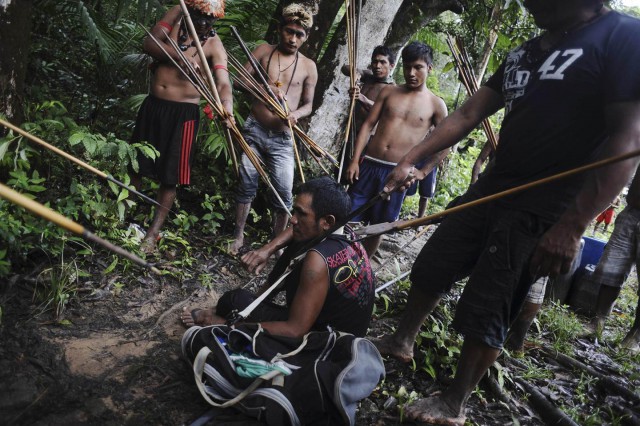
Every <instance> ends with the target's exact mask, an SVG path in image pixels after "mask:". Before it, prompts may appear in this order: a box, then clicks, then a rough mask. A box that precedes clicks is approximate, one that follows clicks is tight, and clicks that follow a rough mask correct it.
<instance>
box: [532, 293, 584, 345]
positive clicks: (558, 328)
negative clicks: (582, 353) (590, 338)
mask: <svg viewBox="0 0 640 426" xmlns="http://www.w3.org/2000/svg"><path fill="white" fill-rule="evenodd" d="M538 320H539V321H540V326H541V328H542V329H543V330H544V331H545V332H546V333H549V334H550V335H551V339H550V340H551V342H552V345H553V348H554V349H555V350H557V351H558V352H561V353H564V354H567V355H571V354H572V353H573V346H572V344H571V343H572V341H573V339H575V337H576V336H577V335H578V334H579V333H581V332H583V331H584V328H583V326H582V324H581V323H580V320H579V319H578V318H577V317H576V315H575V314H574V313H573V312H571V311H569V310H568V309H567V307H566V306H561V305H558V304H557V303H550V304H548V305H545V307H544V309H542V310H541V311H540V314H539V315H538Z"/></svg>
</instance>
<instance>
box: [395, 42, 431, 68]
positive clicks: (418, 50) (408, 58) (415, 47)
mask: <svg viewBox="0 0 640 426" xmlns="http://www.w3.org/2000/svg"><path fill="white" fill-rule="evenodd" d="M420 59H422V60H423V61H425V62H426V64H427V65H433V49H432V48H431V46H429V45H427V44H424V43H421V42H419V41H412V42H411V43H409V44H407V45H406V46H405V48H404V49H402V62H404V63H407V62H413V61H417V60H420Z"/></svg>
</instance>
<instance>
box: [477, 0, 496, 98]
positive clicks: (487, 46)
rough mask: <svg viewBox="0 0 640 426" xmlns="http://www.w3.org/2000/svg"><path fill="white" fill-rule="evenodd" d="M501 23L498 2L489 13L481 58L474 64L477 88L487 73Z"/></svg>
mask: <svg viewBox="0 0 640 426" xmlns="http://www.w3.org/2000/svg"><path fill="white" fill-rule="evenodd" d="M501 21H502V9H501V5H500V2H497V3H496V4H495V6H494V7H493V10H492V11H491V18H490V27H489V35H488V36H487V39H486V41H485V43H484V47H483V48H482V57H481V58H480V60H479V61H478V62H477V64H476V69H475V74H476V81H477V82H478V86H480V85H481V84H482V79H483V78H484V73H485V72H486V71H487V65H489V59H490V58H491V54H492V53H493V48H494V47H495V45H496V42H497V41H498V29H499V28H500V22H501Z"/></svg>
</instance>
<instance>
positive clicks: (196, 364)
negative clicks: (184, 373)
mask: <svg viewBox="0 0 640 426" xmlns="http://www.w3.org/2000/svg"><path fill="white" fill-rule="evenodd" d="M210 353H211V349H209V348H208V347H206V346H204V347H203V348H202V349H200V351H199V352H198V355H196V358H195V359H194V361H193V374H194V376H195V379H196V386H198V390H199V391H200V394H201V395H202V397H203V398H204V399H205V400H206V401H207V402H208V403H209V404H211V405H213V406H214V407H220V408H226V407H231V406H233V405H235V404H237V403H238V402H240V401H242V400H243V399H244V398H245V397H247V395H249V394H251V392H253V391H254V390H256V389H257V388H258V387H259V386H260V385H261V384H262V383H264V382H266V381H269V380H272V379H274V378H275V377H277V376H279V375H282V374H283V373H282V372H281V371H278V370H272V371H270V372H268V373H266V374H263V375H262V376H260V377H258V378H257V379H255V380H254V381H253V382H252V383H251V384H250V385H249V386H248V387H247V388H246V389H244V390H243V391H242V392H240V393H239V394H238V395H236V396H235V397H234V398H232V399H229V400H227V401H225V402H224V403H222V404H220V403H217V402H215V401H214V400H213V399H211V398H210V397H209V395H208V393H207V390H206V388H205V385H204V380H203V377H202V376H203V375H204V366H205V365H206V363H207V357H208V356H209V354H210Z"/></svg>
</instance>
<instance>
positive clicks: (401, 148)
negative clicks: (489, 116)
mask: <svg viewBox="0 0 640 426" xmlns="http://www.w3.org/2000/svg"><path fill="white" fill-rule="evenodd" d="M402 62H403V65H402V66H403V71H404V78H405V81H406V83H405V84H403V85H401V86H392V87H385V88H383V89H382V91H381V92H380V95H378V98H377V99H376V102H375V103H374V105H373V108H372V109H371V112H370V113H369V116H368V117H367V119H366V120H365V122H364V123H363V125H362V127H361V129H360V131H359V132H358V138H357V140H356V147H355V150H354V156H353V159H352V160H351V164H350V165H349V168H348V169H347V179H348V181H349V182H351V183H352V184H353V186H352V187H351V189H350V190H349V195H350V196H351V200H352V203H353V204H352V209H353V210H355V209H357V208H358V207H360V206H362V205H363V204H364V203H366V202H367V201H368V200H370V199H371V198H372V197H373V196H374V195H376V194H378V193H379V192H380V191H382V189H383V188H384V183H385V180H386V177H387V174H388V173H389V172H390V171H391V170H392V169H393V167H394V166H395V165H396V164H397V163H398V161H400V159H401V158H402V157H403V156H404V155H405V154H406V153H407V152H409V151H410V150H411V148H413V147H414V146H416V145H417V144H418V143H420V142H421V141H422V140H423V139H424V138H425V136H426V135H427V133H428V132H429V130H430V129H431V128H432V127H433V126H436V125H437V124H438V123H439V122H440V121H442V120H443V119H444V118H445V117H446V116H447V107H446V105H445V103H444V101H443V100H442V99H440V98H439V97H437V96H436V95H434V94H433V93H431V91H430V90H429V89H427V87H426V86H425V81H426V79H427V76H428V74H429V72H430V71H431V69H432V68H433V50H432V49H431V48H430V47H429V46H427V45H426V44H423V43H419V42H412V43H410V44H409V45H407V46H406V47H405V48H404V49H403V50H402ZM376 124H377V125H378V128H377V130H376V133H375V135H374V136H373V137H372V138H371V141H370V142H369V144H368V145H367V141H368V140H369V134H370V133H371V130H372V129H373V127H374V126H375V125H376ZM365 146H366V148H367V151H366V155H365V156H364V158H363V159H362V161H360V156H361V155H362V153H363V151H364V149H365ZM446 152H448V151H444V152H442V153H440V155H437V156H434V157H433V159H432V160H430V162H429V164H430V165H431V168H433V166H435V165H436V164H438V161H439V160H440V159H441V158H442V157H443V156H444V155H446ZM425 168H426V166H425ZM429 169H430V168H429ZM404 195H405V194H404V192H403V193H394V194H392V195H391V197H390V198H389V199H388V200H386V201H381V202H380V203H378V204H376V205H375V206H373V207H372V208H371V209H369V210H368V211H367V212H364V214H363V215H361V216H360V217H356V218H354V219H353V220H354V221H365V222H369V223H381V222H393V221H395V220H396V219H397V218H398V215H399V213H400V208H401V207H402V201H403V200H404ZM380 241H381V237H373V238H369V239H367V240H365V241H364V246H365V249H366V250H367V253H368V254H369V256H370V257H371V256H373V254H374V253H375V252H376V250H377V249H378V245H379V244H380Z"/></svg>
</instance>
